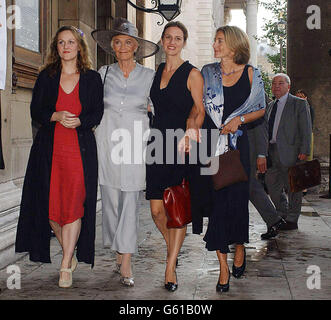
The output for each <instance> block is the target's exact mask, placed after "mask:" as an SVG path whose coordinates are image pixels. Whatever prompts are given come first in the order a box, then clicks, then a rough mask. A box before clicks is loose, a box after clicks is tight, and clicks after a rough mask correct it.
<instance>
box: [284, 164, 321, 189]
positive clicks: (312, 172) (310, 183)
mask: <svg viewBox="0 0 331 320" xmlns="http://www.w3.org/2000/svg"><path fill="white" fill-rule="evenodd" d="M288 179H289V184H290V189H291V192H299V191H302V190H305V189H308V188H311V187H315V186H318V185H319V184H321V165H320V163H319V161H318V160H317V159H315V160H312V161H307V162H304V163H299V164H297V165H295V166H293V167H290V168H289V169H288Z"/></svg>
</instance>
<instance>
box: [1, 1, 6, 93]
mask: <svg viewBox="0 0 331 320" xmlns="http://www.w3.org/2000/svg"><path fill="white" fill-rule="evenodd" d="M6 70H7V27H6V0H0V90H4V89H5V84H6Z"/></svg>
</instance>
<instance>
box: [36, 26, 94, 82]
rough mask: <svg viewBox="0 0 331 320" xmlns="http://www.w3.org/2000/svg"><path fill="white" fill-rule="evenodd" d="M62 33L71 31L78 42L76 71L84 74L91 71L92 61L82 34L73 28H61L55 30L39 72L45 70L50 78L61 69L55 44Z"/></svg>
mask: <svg viewBox="0 0 331 320" xmlns="http://www.w3.org/2000/svg"><path fill="white" fill-rule="evenodd" d="M63 31H71V32H72V34H73V36H74V37H75V39H76V40H77V42H78V46H79V52H78V56H77V70H78V71H79V72H86V71H87V70H89V69H92V61H91V57H90V50H89V47H88V45H87V42H86V39H85V37H84V33H83V32H82V31H81V30H79V29H78V28H76V27H74V26H63V27H61V28H60V29H59V30H57V32H56V34H55V36H54V38H53V39H52V42H51V44H50V47H49V53H48V55H47V59H46V63H45V64H44V65H43V66H42V67H41V70H45V69H47V70H48V72H49V74H50V75H51V76H53V75H55V73H56V72H58V71H60V70H61V69H62V64H61V57H60V56H59V53H58V50H57V43H58V37H59V34H60V33H61V32H63Z"/></svg>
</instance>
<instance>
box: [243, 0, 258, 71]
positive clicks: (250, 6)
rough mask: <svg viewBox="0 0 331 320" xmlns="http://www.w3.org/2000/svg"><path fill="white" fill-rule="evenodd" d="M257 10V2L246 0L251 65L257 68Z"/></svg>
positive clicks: (255, 0)
mask: <svg viewBox="0 0 331 320" xmlns="http://www.w3.org/2000/svg"><path fill="white" fill-rule="evenodd" d="M257 8H258V4H257V0H246V33H247V35H248V37H249V43H250V46H251V59H250V63H251V64H252V65H253V66H257V41H256V39H255V38H254V37H255V36H256V35H257Z"/></svg>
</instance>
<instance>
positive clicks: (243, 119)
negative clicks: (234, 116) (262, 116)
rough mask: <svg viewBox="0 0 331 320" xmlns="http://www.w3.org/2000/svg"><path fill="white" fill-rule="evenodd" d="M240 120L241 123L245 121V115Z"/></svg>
mask: <svg viewBox="0 0 331 320" xmlns="http://www.w3.org/2000/svg"><path fill="white" fill-rule="evenodd" d="M240 121H241V124H243V123H245V117H244V116H241V117H240Z"/></svg>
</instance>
